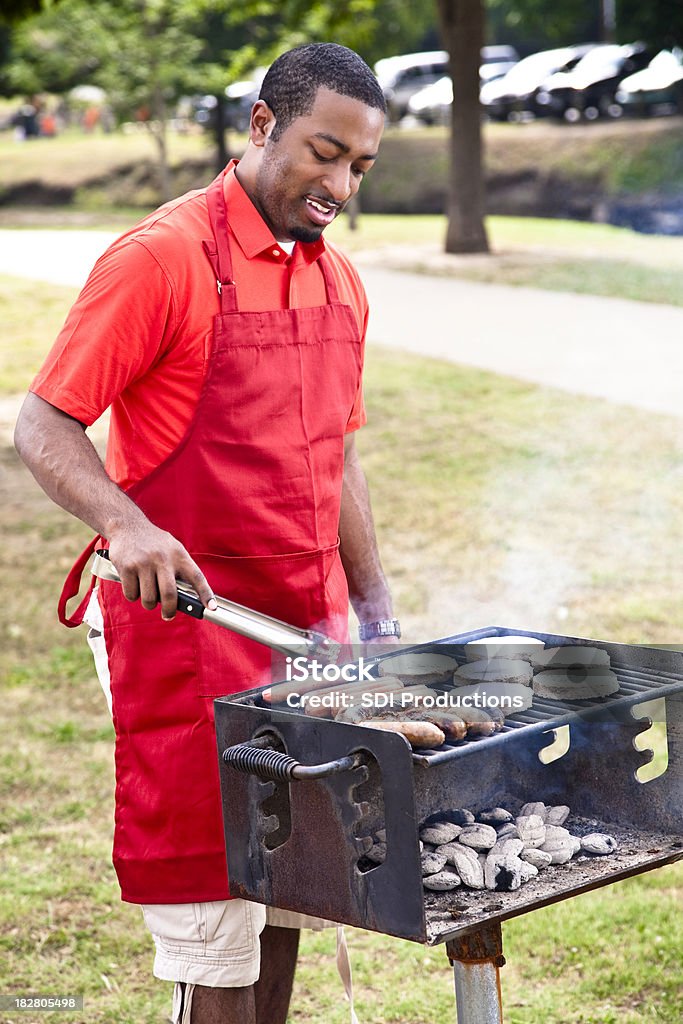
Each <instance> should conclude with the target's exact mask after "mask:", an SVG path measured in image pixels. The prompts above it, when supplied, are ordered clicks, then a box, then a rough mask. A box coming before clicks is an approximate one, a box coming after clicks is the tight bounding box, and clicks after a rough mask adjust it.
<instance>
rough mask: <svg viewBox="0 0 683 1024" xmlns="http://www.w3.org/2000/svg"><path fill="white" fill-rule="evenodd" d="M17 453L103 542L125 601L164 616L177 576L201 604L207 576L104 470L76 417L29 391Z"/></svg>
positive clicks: (171, 609)
mask: <svg viewBox="0 0 683 1024" xmlns="http://www.w3.org/2000/svg"><path fill="white" fill-rule="evenodd" d="M14 443H15V445H16V448H17V451H18V452H19V455H20V456H21V458H22V459H23V461H24V462H25V463H26V465H27V466H28V468H29V469H30V470H31V472H32V473H33V475H34V477H35V478H36V480H37V481H38V483H39V484H40V486H41V487H42V488H43V490H44V491H45V493H46V494H47V495H48V497H50V498H52V500H53V501H54V502H56V504H58V505H60V506H61V507H62V508H63V509H65V510H66V511H67V512H70V513H71V514H72V515H74V516H76V517H77V518H78V519H80V520H82V522H84V523H86V524H87V525H88V526H90V527H91V528H92V529H93V530H94V531H95V532H96V533H99V534H101V535H102V536H103V537H106V538H107V540H108V541H109V551H110V556H111V560H112V562H113V564H114V565H115V566H116V568H117V570H118V572H119V574H120V576H121V580H122V584H123V592H124V594H125V595H126V597H127V598H128V600H129V601H136V600H137V599H138V598H140V600H141V602H142V605H143V607H145V608H148V609H151V608H154V607H155V606H156V605H157V604H158V603H159V601H161V611H162V615H163V617H164V618H165V619H170V618H173V616H174V615H175V612H176V608H177V591H176V580H178V579H182V580H185V581H186V582H187V583H189V584H191V585H192V586H193V587H194V588H195V590H196V591H197V593H198V594H199V596H200V598H201V600H202V602H203V603H204V605H205V607H206V606H208V605H209V602H210V601H212V600H213V593H212V591H211V588H210V587H209V585H208V583H207V581H206V578H205V577H204V575H203V573H202V572H201V570H200V569H199V567H198V566H197V565H196V564H195V562H194V561H193V560H192V559H191V558H190V556H189V554H188V553H187V551H186V550H185V548H184V547H183V545H182V544H180V542H179V541H177V540H176V539H175V538H174V537H173V536H172V535H171V534H170V533H167V532H166V531H165V530H161V529H159V528H158V527H157V526H155V525H154V524H153V523H151V522H150V520H149V519H147V517H146V516H145V515H144V513H143V512H142V511H141V510H140V509H139V508H138V506H137V505H136V504H135V503H134V502H133V501H131V499H130V498H129V497H127V495H126V494H124V492H123V491H122V490H121V489H120V488H119V487H117V485H116V484H115V483H114V482H113V480H111V478H110V477H109V476H108V475H107V473H106V472H105V469H104V466H103V465H102V463H101V461H100V458H99V456H98V454H97V452H96V451H95V448H94V447H93V445H92V443H91V441H90V439H89V438H88V436H87V434H86V432H85V428H84V427H83V424H82V423H79V421H78V420H75V419H73V417H71V416H68V415H67V414H66V413H64V412H62V411H61V410H60V409H57V408H55V406H53V405H50V404H49V402H46V401H44V400H43V399H42V398H39V397H38V395H34V394H29V395H28V396H27V398H26V400H25V402H24V405H23V407H22V409H21V412H20V413H19V418H18V420H17V425H16V429H15V433H14Z"/></svg>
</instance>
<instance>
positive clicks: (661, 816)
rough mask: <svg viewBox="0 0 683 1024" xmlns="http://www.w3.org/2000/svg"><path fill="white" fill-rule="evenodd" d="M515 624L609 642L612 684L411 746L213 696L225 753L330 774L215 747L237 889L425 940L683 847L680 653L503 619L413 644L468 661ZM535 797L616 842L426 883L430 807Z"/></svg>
mask: <svg viewBox="0 0 683 1024" xmlns="http://www.w3.org/2000/svg"><path fill="white" fill-rule="evenodd" d="M513 633H514V634H515V635H526V636H534V637H538V638H540V639H541V640H543V641H544V643H545V644H546V645H548V646H559V645H563V644H567V643H575V644H590V645H591V646H596V647H601V648H603V649H604V650H606V651H607V652H608V653H609V656H610V661H611V666H612V670H613V671H615V672H616V674H617V677H618V678H619V682H620V690H619V693H617V694H614V695H613V696H611V697H608V698H603V699H602V700H600V701H595V702H593V703H591V702H587V701H582V702H580V703H578V702H577V704H576V705H569V704H567V703H566V702H563V703H561V704H560V703H559V702H554V701H549V700H539V699H538V698H536V699H535V700H534V705H533V708H532V709H530V710H529V711H528V712H523V713H521V714H518V715H515V716H513V717H511V718H508V719H506V725H505V728H504V730H503V731H502V732H500V733H498V734H496V735H494V736H490V737H485V738H479V739H472V740H467V741H462V742H460V743H456V744H452V745H448V744H447V745H444V747H441V748H439V749H438V750H434V751H421V752H419V753H417V752H415V753H414V752H413V751H412V750H411V748H410V747H409V746H408V744H407V742H406V741H405V740H404V739H403V738H402V737H401V736H398V735H395V734H390V733H382V732H379V731H375V730H372V729H366V728H362V727H359V726H357V725H354V724H347V723H342V722H335V721H328V720H323V719H318V718H311V717H306V716H304V715H302V714H300V713H297V712H296V711H288V710H284V711H281V710H273V709H271V708H270V707H269V706H265V705H264V704H263V702H262V701H261V698H260V693H261V691H260V690H252V691H248V692H246V693H242V694H240V695H239V696H237V697H235V696H231V697H225V698H221V699H219V700H217V701H216V702H215V713H216V732H217V739H218V749H219V753H220V754H221V755H222V754H223V752H224V751H225V750H226V748H230V747H234V746H235V745H236V744H242V743H252V742H253V741H256V743H257V745H263V746H265V747H270V748H271V749H273V748H274V749H275V750H278V751H281V752H282V753H283V754H287V755H289V757H290V758H291V759H293V762H288V764H289V765H290V767H291V765H292V764H293V763H296V762H300V763H301V764H303V765H327V771H332V772H333V773H332V774H325V775H324V776H323V777H321V778H301V779H297V778H291V777H287V775H288V772H289V769H288V770H287V771H285V770H284V768H283V769H282V771H281V772H280V775H281V776H282V777H279V778H266V779H264V778H261V777H259V776H258V775H257V774H253V773H251V772H249V773H246V772H243V771H235V769H234V767H232V766H231V765H229V764H226V763H225V761H224V760H223V758H222V756H221V760H220V772H221V787H222V794H223V813H224V820H225V831H226V836H227V849H228V867H229V875H230V885H231V891H232V892H233V894H235V895H240V896H244V897H246V898H248V899H252V900H256V901H257V902H262V903H266V904H270V905H273V906H278V907H283V908H285V909H289V910H295V911H299V912H302V913H307V914H312V915H315V916H319V917H326V918H329V919H332V920H335V921H339V922H342V923H345V924H350V925H354V926H356V927H360V928H369V929H371V930H375V931H380V932H383V933H385V934H389V935H396V936H400V937H402V938H407V939H412V940H414V941H417V942H422V943H427V944H430V945H433V944H436V943H439V942H444V941H446V942H450V943H452V942H453V941H454V940H460V939H462V938H463V937H465V936H467V935H468V934H470V933H472V932H474V931H477V930H481V929H486V928H491V927H495V926H499V923H500V922H501V921H503V920H505V919H507V918H510V917H514V916H516V915H518V914H522V913H526V912H528V911H529V910H533V909H535V908H537V907H540V906H543V905H545V904H548V903H552V902H556V901H558V900H562V899H566V898H568V897H570V896H573V895H577V894H578V893H580V892H584V891H586V890H588V889H591V888H596V887H598V886H601V885H606V884H609V883H611V882H614V881H617V880H619V879H621V878H625V877H628V876H629V875H633V874H637V873H639V872H642V871H646V870H650V869H652V868H655V867H657V866H659V865H663V864H667V863H672V862H673V861H676V860H679V859H681V858H683V799H682V797H683V655H681V654H679V653H676V652H673V651H668V650H661V649H655V648H644V647H631V646H626V645H620V644H610V643H601V642H594V641H587V640H581V639H578V638H569V637H565V636H558V635H550V634H540V633H532V632H528V631H524V630H512V629H505V628H501V627H489V628H487V629H482V630H478V631H476V632H472V633H468V634H465V635H460V636H455V637H450V638H447V639H445V640H443V641H438V642H436V643H435V644H428V645H423V646H421V647H419V648H415V650H419V651H427V650H430V649H435V648H436V649H438V650H439V651H444V650H445V647H444V645H448V653H449V654H454V655H456V656H458V657H459V659H460V660H464V653H463V651H462V645H463V644H465V643H467V642H469V641H470V640H473V639H479V638H482V637H487V636H490V637H495V636H501V635H505V634H513ZM387 656H390V654H388V655H387ZM654 698H661V705H660V706H661V707H662V708H663V709H664V714H663V717H665V720H666V735H667V745H668V766H667V768H666V770H665V771H664V772H663V773H662V774H661V775H659V776H658V777H657V778H655V779H652V780H651V781H648V782H645V783H643V782H640V781H639V780H638V779H637V777H636V772H637V770H638V769H639V768H640V767H641V766H643V765H644V764H647V762H648V761H649V760H650V759H651V756H652V755H651V752H650V751H647V750H642V751H641V750H637V749H636V748H635V746H634V740H635V739H636V737H637V736H639V735H640V734H641V733H643V732H644V731H645V730H647V729H648V728H649V727H650V725H651V720H650V719H648V718H645V719H643V718H641V717H640V715H641V714H642V711H641V710H640V708H639V706H640V705H642V704H644V703H645V702H648V701H651V700H653V699H654ZM560 726H567V728H568V732H569V748H568V750H567V751H566V753H564V754H562V756H560V757H558V758H557V759H555V760H552V761H550V762H549V763H544V761H543V760H541V756H540V755H541V754H542V752H544V751H546V752H547V748H549V747H550V746H551V745H552V744H553V742H554V740H555V738H556V731H557V729H558V728H559V727H560ZM259 753H264V752H263V751H261V752H259ZM255 756H256V755H255ZM544 756H545V755H544ZM257 759H258V757H257ZM275 760H276V761H282V762H284V758H280V759H278V758H277V757H276V758H275ZM340 761H341V764H340V763H338V762H340ZM333 762H334V763H336V764H335V765H334V770H333V769H332V768H331V767H330V763H333ZM252 768H253V766H252ZM256 770H259V769H258V767H257V768H256ZM278 771H279V769H277V770H275V771H273V772H272V774H278ZM289 774H290V775H291V772H289ZM295 774H296V772H295ZM536 800H542V801H544V802H545V803H546V804H568V805H569V807H570V808H571V812H572V815H571V818H570V819H569V822H568V823H567V824H568V826H569V827H570V830H571V831H572V832H575V833H576V834H586V833H588V832H594V831H606V832H609V833H610V834H612V835H613V836H614V837H615V838H616V839H617V841H618V843H619V849H618V851H617V853H616V854H613V855H611V856H609V857H605V858H587V857H586V858H580V859H579V860H578V861H571V862H570V863H569V864H567V865H557V866H553V867H551V868H548V869H547V871H545V872H543V873H542V874H540V875H539V876H538V877H537V878H534V879H532V881H531V882H528V883H526V884H525V885H523V886H522V887H521V889H518V890H517V891H516V892H510V893H500V892H488V891H468V890H466V889H456V890H454V891H452V892H448V893H442V894H441V893H430V894H425V893H424V891H423V887H422V874H421V868H420V852H419V842H418V827H419V825H420V823H421V822H422V821H424V819H425V818H427V817H428V816H429V815H430V814H433V813H435V812H439V811H442V810H444V809H447V808H455V807H467V808H470V809H472V810H475V811H476V810H480V809H483V808H486V807H491V806H499V805H500V806H505V807H508V808H509V809H511V810H515V809H517V808H518V807H520V806H521V804H522V803H524V802H526V801H536ZM379 829H385V830H386V844H387V853H386V859H385V861H384V862H383V863H382V864H379V865H374V864H370V862H369V861H367V860H366V859H364V853H365V852H366V851H367V849H368V848H369V846H370V845H371V842H372V839H371V837H372V835H373V834H374V833H376V832H377V831H378V830H379Z"/></svg>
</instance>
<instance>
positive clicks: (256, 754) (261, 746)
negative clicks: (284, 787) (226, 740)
mask: <svg viewBox="0 0 683 1024" xmlns="http://www.w3.org/2000/svg"><path fill="white" fill-rule="evenodd" d="M267 743H268V740H253V741H252V742H251V743H237V744H236V745H235V746H234V747H227V749H226V750H224V751H223V760H224V761H225V763H226V764H229V765H231V766H232V767H233V768H236V769H237V771H238V772H244V773H245V774H247V775H258V776H259V778H261V779H272V780H274V781H276V782H290V781H292V780H295V779H299V780H304V779H325V778H327V777H328V776H330V775H339V774H340V773H341V772H346V771H349V770H350V769H351V768H356V767H357V766H358V765H359V764H360V763H361V758H362V755H361V754H360V753H357V754H349V755H347V756H346V757H339V758H337V760H336V761H326V762H325V763H324V764H301V762H299V761H297V760H296V758H295V757H290V756H289V754H284V753H282V751H280V750H273V749H272V747H269V746H266V744H267Z"/></svg>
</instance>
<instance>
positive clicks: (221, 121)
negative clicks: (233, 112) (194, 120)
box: [214, 93, 228, 174]
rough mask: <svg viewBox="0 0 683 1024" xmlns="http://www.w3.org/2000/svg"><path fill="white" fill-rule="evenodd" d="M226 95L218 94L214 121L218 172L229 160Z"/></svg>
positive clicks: (217, 172)
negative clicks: (226, 134) (226, 131)
mask: <svg viewBox="0 0 683 1024" xmlns="http://www.w3.org/2000/svg"><path fill="white" fill-rule="evenodd" d="M225 130H226V129H225V96H223V95H222V94H221V93H218V94H217V95H216V118H215V121H214V138H215V140H216V174H219V173H220V172H221V171H222V170H223V168H224V167H225V165H226V164H227V162H228V146H227V143H226V141H225Z"/></svg>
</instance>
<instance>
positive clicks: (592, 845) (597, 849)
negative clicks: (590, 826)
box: [581, 832, 617, 857]
mask: <svg viewBox="0 0 683 1024" xmlns="http://www.w3.org/2000/svg"><path fill="white" fill-rule="evenodd" d="M581 849H582V850H583V852H584V853H592V854H593V855H594V856H597V857H605V856H607V855H608V854H610V853H615V852H616V849H617V841H616V839H615V838H614V836H608V835H606V834H605V833H604V832H591V834H590V835H588V836H583V838H582V839H581Z"/></svg>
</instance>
